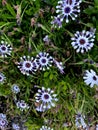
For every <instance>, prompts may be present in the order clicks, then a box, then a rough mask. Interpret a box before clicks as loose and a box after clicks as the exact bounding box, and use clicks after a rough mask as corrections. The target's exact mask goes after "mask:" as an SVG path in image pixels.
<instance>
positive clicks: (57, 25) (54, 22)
mask: <svg viewBox="0 0 98 130" xmlns="http://www.w3.org/2000/svg"><path fill="white" fill-rule="evenodd" d="M52 19H53V20H52V21H51V24H52V25H53V27H55V28H61V27H62V21H61V19H60V18H59V17H55V16H54V17H52Z"/></svg>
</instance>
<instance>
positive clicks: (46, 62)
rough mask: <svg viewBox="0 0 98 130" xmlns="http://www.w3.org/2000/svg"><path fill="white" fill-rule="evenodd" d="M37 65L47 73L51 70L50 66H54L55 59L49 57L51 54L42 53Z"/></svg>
mask: <svg viewBox="0 0 98 130" xmlns="http://www.w3.org/2000/svg"><path fill="white" fill-rule="evenodd" d="M36 63H37V65H38V66H39V69H40V70H43V71H45V70H46V69H49V68H50V66H52V63H53V58H52V57H51V56H49V53H46V52H40V53H39V54H38V55H37V56H36Z"/></svg>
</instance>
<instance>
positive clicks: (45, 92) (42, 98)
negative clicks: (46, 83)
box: [35, 87, 58, 111]
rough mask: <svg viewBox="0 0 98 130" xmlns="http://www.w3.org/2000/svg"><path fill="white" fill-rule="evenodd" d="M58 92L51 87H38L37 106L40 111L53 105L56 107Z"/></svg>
mask: <svg viewBox="0 0 98 130" xmlns="http://www.w3.org/2000/svg"><path fill="white" fill-rule="evenodd" d="M56 96H57V95H56V94H54V91H53V90H51V89H50V88H47V89H46V88H44V87H42V89H38V93H36V95H35V99H36V103H39V106H38V107H37V108H36V110H38V111H45V110H48V109H50V108H51V107H55V102H57V101H58V99H57V98H56Z"/></svg>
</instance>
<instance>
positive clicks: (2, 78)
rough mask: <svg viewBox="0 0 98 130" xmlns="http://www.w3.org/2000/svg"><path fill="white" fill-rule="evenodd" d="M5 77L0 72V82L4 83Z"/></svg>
mask: <svg viewBox="0 0 98 130" xmlns="http://www.w3.org/2000/svg"><path fill="white" fill-rule="evenodd" d="M5 79H6V77H5V75H4V74H3V73H1V72H0V84H2V83H4V81H5Z"/></svg>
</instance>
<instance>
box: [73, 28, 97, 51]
mask: <svg viewBox="0 0 98 130" xmlns="http://www.w3.org/2000/svg"><path fill="white" fill-rule="evenodd" d="M94 38H95V35H94V33H92V32H90V31H85V30H83V31H82V32H79V31H77V32H76V33H75V34H74V37H72V38H71V40H72V43H71V45H72V46H73V48H74V49H76V52H81V53H84V52H87V51H88V50H90V49H91V48H92V47H93V45H94V43H93V42H94Z"/></svg>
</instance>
